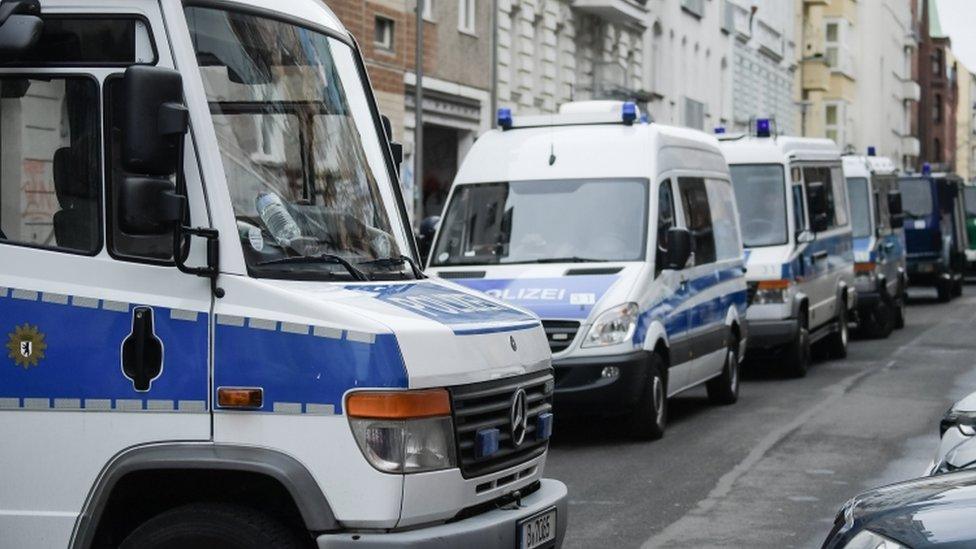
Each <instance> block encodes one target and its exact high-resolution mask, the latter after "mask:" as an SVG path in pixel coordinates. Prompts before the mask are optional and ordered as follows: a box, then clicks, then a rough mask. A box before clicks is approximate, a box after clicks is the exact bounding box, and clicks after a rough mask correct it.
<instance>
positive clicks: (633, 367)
mask: <svg viewBox="0 0 976 549" xmlns="http://www.w3.org/2000/svg"><path fill="white" fill-rule="evenodd" d="M650 358H651V357H650V353H649V352H647V351H643V350H641V351H634V352H632V353H627V354H622V355H606V356H587V357H579V358H564V359H561V360H554V361H553V368H554V370H555V377H556V390H555V394H554V395H553V402H552V404H553V407H555V409H556V413H557V415H559V417H566V416H580V415H608V416H609V415H617V414H622V413H626V412H629V411H630V410H632V409H633V407H634V406H635V405H636V404H637V401H638V400H640V397H641V395H642V394H643V391H644V387H646V386H647V369H648V365H649V364H650ZM607 367H614V368H616V369H617V370H616V371H617V375H616V376H614V377H603V370H604V368H607Z"/></svg>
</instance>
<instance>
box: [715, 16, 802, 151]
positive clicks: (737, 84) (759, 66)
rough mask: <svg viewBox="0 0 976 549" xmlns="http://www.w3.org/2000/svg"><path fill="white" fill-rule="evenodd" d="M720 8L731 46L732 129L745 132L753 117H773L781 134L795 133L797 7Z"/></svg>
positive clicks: (730, 123) (796, 115) (723, 26)
mask: <svg viewBox="0 0 976 549" xmlns="http://www.w3.org/2000/svg"><path fill="white" fill-rule="evenodd" d="M723 4H724V5H723V8H722V9H723V13H722V18H723V20H722V31H723V32H724V33H726V34H728V35H729V37H730V40H731V44H732V60H731V66H732V68H731V73H732V82H731V89H730V90H729V91H730V92H731V104H732V112H731V120H730V121H729V125H730V127H731V129H732V130H734V131H748V130H749V129H750V125H751V122H752V121H753V120H754V119H755V118H774V119H775V120H776V126H777V129H778V131H779V132H780V133H782V134H795V133H797V132H798V131H799V128H798V127H797V126H798V116H799V106H798V104H797V102H796V100H795V97H794V95H795V94H794V91H793V87H794V72H795V71H796V68H797V66H796V41H795V40H796V33H795V30H794V29H795V25H796V8H797V6H796V4H794V3H793V2H784V1H782V0H725V1H724V2H723Z"/></svg>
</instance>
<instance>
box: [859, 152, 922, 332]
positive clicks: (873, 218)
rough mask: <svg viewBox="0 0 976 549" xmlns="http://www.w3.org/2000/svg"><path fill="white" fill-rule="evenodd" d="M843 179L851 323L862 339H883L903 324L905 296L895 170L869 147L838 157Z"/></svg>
mask: <svg viewBox="0 0 976 549" xmlns="http://www.w3.org/2000/svg"><path fill="white" fill-rule="evenodd" d="M844 177H845V178H846V179H847V192H848V195H849V196H850V200H851V203H850V208H851V227H852V230H853V237H854V275H855V276H854V285H855V288H856V289H857V327H858V330H859V331H860V332H862V333H863V334H864V335H866V336H868V337H888V335H889V334H891V331H892V330H894V329H895V328H904V327H905V303H906V301H907V299H908V298H907V295H906V291H907V288H908V274H907V270H906V267H905V257H906V256H905V230H904V228H903V224H904V221H905V215H904V214H903V213H902V211H901V192H900V191H899V188H898V168H897V166H895V163H894V162H892V161H891V159H890V158H886V157H880V156H875V155H874V148H873V147H869V148H868V155H867V156H854V155H845V156H844Z"/></svg>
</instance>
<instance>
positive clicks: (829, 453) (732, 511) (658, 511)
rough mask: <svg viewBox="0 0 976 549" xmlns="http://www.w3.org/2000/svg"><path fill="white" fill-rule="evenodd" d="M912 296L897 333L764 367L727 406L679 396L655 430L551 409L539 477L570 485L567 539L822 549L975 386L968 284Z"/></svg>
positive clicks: (910, 472) (600, 543) (974, 307)
mask: <svg viewBox="0 0 976 549" xmlns="http://www.w3.org/2000/svg"><path fill="white" fill-rule="evenodd" d="M911 295H912V301H911V304H910V307H909V308H908V312H907V315H906V319H907V325H906V327H905V329H903V330H899V331H896V332H894V333H893V334H892V335H891V337H889V338H888V339H885V340H854V341H852V342H851V345H850V347H849V350H848V358H847V359H846V360H833V361H826V360H822V359H821V360H818V361H817V362H816V363H815V364H814V365H813V366H812V367H811V369H810V372H809V374H808V375H807V377H806V378H804V379H784V378H782V377H781V376H778V375H776V373H775V371H772V370H769V366H767V367H764V368H762V369H759V370H758V371H757V370H752V371H749V372H747V373H746V374H745V376H744V377H745V379H744V381H743V383H742V386H741V394H740V398H739V401H738V403H736V404H734V405H732V406H724V407H723V406H712V405H710V404H709V403H708V400H707V399H706V398H705V391H704V389H703V388H700V389H695V390H692V391H689V392H686V393H684V394H682V395H679V396H678V397H675V398H674V399H672V400H671V401H670V424H669V426H668V430H667V433H666V434H665V436H664V438H663V439H661V440H658V441H654V442H639V441H635V440H632V439H630V438H628V437H627V435H626V433H624V432H623V431H622V430H621V429H620V428H615V426H614V422H613V421H612V420H610V421H608V420H600V419H591V420H578V421H570V420H566V421H565V422H561V423H560V422H559V421H558V418H557V427H556V432H555V434H554V436H553V440H552V449H551V452H550V455H549V460H548V464H547V467H546V476H547V477H552V478H556V479H559V480H562V481H563V482H565V483H566V484H567V486H568V487H569V495H570V506H569V517H568V521H569V522H568V524H569V529H568V531H567V536H566V543H565V545H564V547H567V548H577V547H580V548H590V547H641V546H643V547H695V548H699V547H749V548H753V547H777V548H780V547H802V548H808V547H819V546H820V543H821V542H822V541H823V539H824V537H826V535H827V533H828V531H829V530H830V526H831V523H832V522H833V518H834V516H835V515H836V513H837V510H838V509H839V508H840V506H841V505H842V504H843V503H844V502H845V501H846V500H847V499H848V498H850V497H851V496H853V495H855V494H856V493H858V492H860V491H862V490H865V489H867V488H872V487H875V486H879V485H882V484H888V483H891V482H897V481H899V480H903V479H908V478H912V477H916V476H919V475H921V474H922V472H923V470H924V468H925V467H926V465H927V463H928V462H929V460H930V459H931V457H932V455H933V454H934V452H935V448H936V444H937V442H938V422H939V419H940V418H941V417H942V414H943V413H944V412H945V411H946V409H948V407H949V406H950V405H951V404H952V402H953V401H955V400H957V399H958V398H960V397H962V396H964V395H966V394H968V393H969V392H971V391H974V390H976V354H974V351H976V286H972V285H970V286H967V287H966V292H965V295H964V296H963V297H962V298H958V299H956V300H955V301H953V302H951V303H949V304H938V303H936V302H935V293H934V291H932V292H929V291H927V290H924V289H919V290H917V291H916V290H914V289H913V291H912V294H911ZM560 518H562V517H560Z"/></svg>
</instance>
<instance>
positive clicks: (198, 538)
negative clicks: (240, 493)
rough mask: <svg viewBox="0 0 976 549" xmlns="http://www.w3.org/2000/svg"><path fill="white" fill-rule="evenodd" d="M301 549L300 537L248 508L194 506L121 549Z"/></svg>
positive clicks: (164, 518) (143, 530)
mask: <svg viewBox="0 0 976 549" xmlns="http://www.w3.org/2000/svg"><path fill="white" fill-rule="evenodd" d="M267 547H275V548H284V549H299V548H301V547H304V545H303V544H302V543H301V542H300V540H299V538H298V536H297V535H296V534H295V532H293V531H292V530H290V529H289V528H287V527H286V526H285V525H284V524H281V523H280V522H278V521H277V520H275V519H273V518H271V517H269V516H268V515H265V514H264V513H261V512H259V511H255V510H254V509H250V508H248V507H243V506H237V505H228V504H221V503H192V504H190V505H184V506H182V507H177V508H175V509H170V510H169V511H166V512H164V513H161V514H159V515H156V516H155V517H153V518H151V519H149V520H148V521H146V522H144V523H143V524H142V525H140V526H139V527H138V528H136V529H135V530H134V531H133V532H132V533H131V534H129V535H128V537H126V538H125V540H123V541H122V544H121V545H119V548H120V549H265V548H267Z"/></svg>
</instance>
